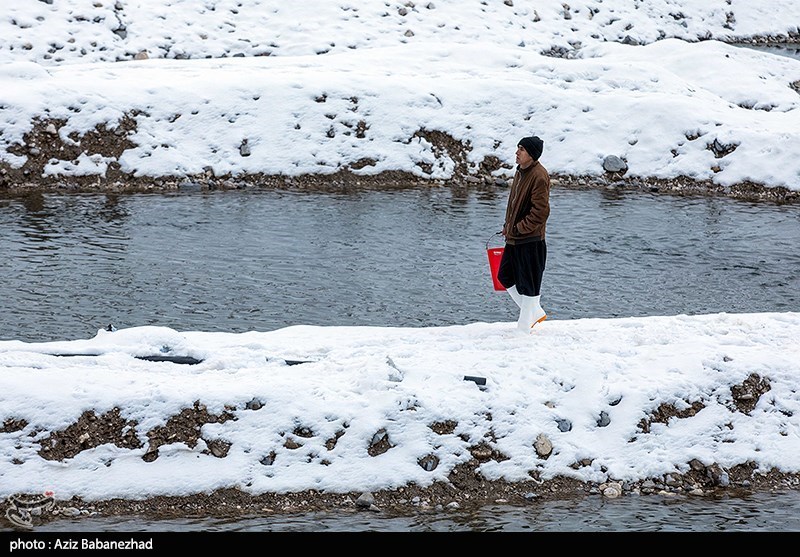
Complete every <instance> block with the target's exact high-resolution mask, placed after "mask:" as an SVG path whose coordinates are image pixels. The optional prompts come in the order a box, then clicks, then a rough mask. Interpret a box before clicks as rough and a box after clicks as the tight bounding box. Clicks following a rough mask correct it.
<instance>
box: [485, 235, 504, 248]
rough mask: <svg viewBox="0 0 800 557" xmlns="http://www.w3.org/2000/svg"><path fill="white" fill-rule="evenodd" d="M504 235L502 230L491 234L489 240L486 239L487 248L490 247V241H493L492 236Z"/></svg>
mask: <svg viewBox="0 0 800 557" xmlns="http://www.w3.org/2000/svg"><path fill="white" fill-rule="evenodd" d="M502 235H503V233H502V232H495V233H494V234H492V235H491V236H489V239H488V240H486V249H487V250H488V249H489V242H491V241H492V238H494V237H495V236H502Z"/></svg>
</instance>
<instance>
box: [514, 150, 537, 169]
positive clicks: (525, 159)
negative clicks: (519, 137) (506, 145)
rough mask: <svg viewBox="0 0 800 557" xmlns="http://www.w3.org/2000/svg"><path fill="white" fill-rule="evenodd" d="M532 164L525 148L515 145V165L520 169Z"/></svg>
mask: <svg viewBox="0 0 800 557" xmlns="http://www.w3.org/2000/svg"><path fill="white" fill-rule="evenodd" d="M532 162H533V157H531V156H530V155H529V154H528V151H526V150H525V147H523V146H522V145H517V164H518V165H520V166H521V167H522V168H526V167H528V166H529V165H530V164H531V163H532Z"/></svg>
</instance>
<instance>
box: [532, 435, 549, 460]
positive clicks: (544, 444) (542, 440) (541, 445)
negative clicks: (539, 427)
mask: <svg viewBox="0 0 800 557" xmlns="http://www.w3.org/2000/svg"><path fill="white" fill-rule="evenodd" d="M533 448H534V449H535V450H536V454H537V455H539V456H540V457H541V458H545V459H546V458H548V457H549V456H550V455H551V454H552V453H553V443H551V442H550V439H549V438H548V437H547V435H545V434H544V433H540V434H539V435H538V436H537V437H536V441H534V442H533Z"/></svg>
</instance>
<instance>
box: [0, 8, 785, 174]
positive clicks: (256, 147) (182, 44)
mask: <svg viewBox="0 0 800 557" xmlns="http://www.w3.org/2000/svg"><path fill="white" fill-rule="evenodd" d="M239 4H240V3H239V2H234V1H220V2H210V1H207V2H196V1H188V0H186V1H173V2H153V1H140V2H124V3H123V2H117V3H116V4H112V3H104V2H95V3H93V4H89V3H86V2H78V1H77V0H74V1H58V0H53V2H52V3H47V2H27V1H24V0H10V1H9V2H7V4H6V6H7V8H6V9H5V14H4V17H3V18H2V20H0V82H2V89H0V170H5V171H6V172H7V173H11V174H10V175H12V176H19V177H20V178H19V179H24V180H26V181H32V182H35V181H42V180H44V181H47V180H50V181H57V180H59V179H64V180H66V179H68V178H69V177H73V176H87V175H88V176H97V177H99V178H102V177H104V176H106V175H107V173H108V169H109V168H111V167H113V168H114V169H115V170H117V169H119V170H121V171H122V172H123V173H126V174H128V175H132V176H178V177H181V176H195V175H199V174H201V173H203V172H204V170H206V171H212V172H213V173H214V174H215V175H218V176H219V175H232V176H237V175H239V176H241V175H246V174H249V175H257V174H266V175H285V176H298V175H303V174H330V173H334V172H337V171H341V170H349V171H351V172H353V173H355V174H362V175H375V174H378V173H381V172H385V171H395V170H396V171H403V172H408V173H411V174H414V175H416V176H418V177H421V178H434V179H439V180H447V179H449V178H451V177H452V176H453V175H454V173H455V171H456V169H457V168H456V167H457V166H458V165H463V166H464V168H461V169H459V170H461V172H460V174H462V175H463V174H465V173H477V172H478V171H479V169H481V164H482V163H483V166H484V168H486V167H488V168H491V169H493V173H494V175H495V176H497V177H500V178H507V177H508V176H509V175H510V173H511V172H512V166H513V161H514V150H515V146H516V142H517V141H518V140H519V139H520V138H521V137H523V136H526V135H531V134H536V135H539V136H540V137H542V138H543V139H544V141H545V150H544V154H543V156H542V162H543V164H544V165H545V166H546V167H547V168H548V170H550V172H551V173H552V174H554V175H558V174H562V175H585V176H602V175H604V174H605V170H604V168H603V162H604V160H605V159H606V157H608V156H616V157H619V158H620V159H622V160H623V161H624V163H625V164H626V165H627V173H626V176H627V177H630V178H636V177H642V178H646V177H654V178H662V179H670V178H676V177H682V176H686V177H689V178H692V179H695V180H707V181H713V182H714V183H716V184H718V185H721V186H726V187H727V186H731V185H733V184H738V183H742V182H748V181H749V182H754V183H759V184H762V185H766V186H782V187H785V188H788V189H792V190H798V189H800V156H798V150H800V116H798V114H800V111H798V105H800V94H798V91H799V90H800V60H796V59H792V58H788V57H782V56H779V55H776V54H771V53H765V52H757V51H755V50H752V49H745V48H740V47H736V46H731V45H728V44H725V43H724V42H721V41H738V40H747V39H749V38H752V37H770V36H772V37H782V38H784V39H785V38H787V37H789V36H792V37H797V36H798V35H797V33H798V30H797V25H798V23H800V4H798V3H796V2H793V1H790V0H783V1H780V2H738V1H734V0H729V1H715V2H706V1H699V0H697V1H694V0H683V1H666V0H664V1H648V2H630V1H628V0H615V1H609V0H606V1H604V2H603V1H600V0H595V1H580V2H571V3H570V4H569V7H568V8H566V7H565V6H566V4H563V3H562V2H560V1H558V2H556V1H542V2H536V3H528V2H516V3H515V2H512V1H511V0H507V1H506V2H502V1H499V0H498V1H492V2H489V1H484V2H466V3H465V2H455V1H449V0H448V1H438V2H429V3H424V4H423V3H420V4H415V3H412V2H405V3H401V2H388V1H386V2H384V1H380V2H376V1H370V2H359V3H348V2H323V1H311V2H302V3H295V4H292V5H291V7H289V5H287V4H286V3H285V2H277V1H261V2H251V3H247V5H246V6H245V5H242V6H240V5H239ZM701 39H703V40H701ZM705 39H710V40H705ZM137 55H138V57H140V58H141V57H144V56H147V57H148V58H147V59H141V60H134V58H135V57H137ZM126 116H127V117H128V118H129V119H130V122H133V125H132V126H129V127H123V126H122V125H121V124H120V122H122V121H123V119H124V118H125V117H126ZM35 122H42V127H44V124H45V123H51V124H52V127H51V128H50V131H51V132H52V136H53V137H55V134H57V136H58V141H57V145H58V147H55V148H48V147H47V146H46V145H43V144H42V143H43V142H42V140H41V139H39V140H38V143H37V141H36V140H33V139H32V138H33V136H32V135H27V136H26V134H29V132H31V130H32V128H33V126H34V124H35ZM97 126H101V127H102V128H106V129H112V130H117V133H118V134H119V137H120V141H119V144H120V145H121V147H119V149H118V151H119V152H117V150H115V149H110V148H104V147H101V146H98V145H96V144H95V143H94V142H93V141H90V140H88V139H86V140H84V143H85V145H82V144H81V139H82V138H84V137H89V136H85V134H87V132H90V131H92V130H95V129H96V127H97ZM431 132H440V133H442V134H446V136H449V137H450V138H452V139H453V140H454V141H455V142H457V143H456V145H458V144H459V143H460V146H459V147H458V150H459V151H460V152H458V153H457V152H451V151H448V150H447V149H445V148H443V147H442V146H441V145H438V144H436V141H435V140H433V139H431ZM45 135H47V134H45ZM124 139H126V140H128V141H129V142H130V143H124V142H123V140H124ZM123 143H124V144H123ZM43 151H44V159H43V160H39V159H37V157H39V158H41V157H42V156H43V155H42V152H43ZM60 153H61V156H59V154H60ZM64 153H68V155H67V154H64ZM462 156H463V160H462ZM34 159H36V160H37V162H36V164H34V163H33V160H34ZM498 161H499V162H498ZM26 165H27V166H26ZM20 169H25V173H24V175H22V174H14V172H13V171H15V170H20Z"/></svg>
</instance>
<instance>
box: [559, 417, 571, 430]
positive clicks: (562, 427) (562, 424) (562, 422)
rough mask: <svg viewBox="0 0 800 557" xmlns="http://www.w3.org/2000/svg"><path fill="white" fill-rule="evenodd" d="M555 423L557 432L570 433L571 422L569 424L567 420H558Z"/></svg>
mask: <svg viewBox="0 0 800 557" xmlns="http://www.w3.org/2000/svg"><path fill="white" fill-rule="evenodd" d="M556 423H558V430H559V431H565V432H566V431H570V430H571V429H572V422H570V421H569V420H565V419H559V420H556Z"/></svg>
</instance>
